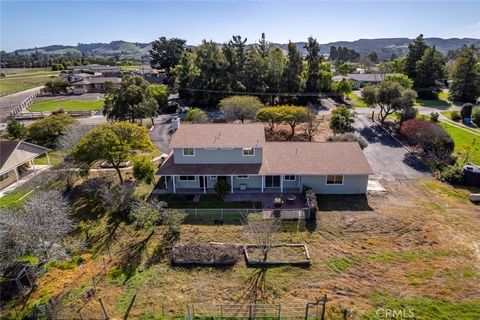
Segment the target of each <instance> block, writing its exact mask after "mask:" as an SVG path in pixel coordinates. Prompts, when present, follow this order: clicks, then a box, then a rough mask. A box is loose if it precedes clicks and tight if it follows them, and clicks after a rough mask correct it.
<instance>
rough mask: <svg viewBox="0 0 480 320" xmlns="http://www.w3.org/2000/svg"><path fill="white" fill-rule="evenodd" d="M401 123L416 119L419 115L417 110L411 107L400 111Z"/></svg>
mask: <svg viewBox="0 0 480 320" xmlns="http://www.w3.org/2000/svg"><path fill="white" fill-rule="evenodd" d="M399 114H400V122H404V121H407V120H410V119H415V118H416V117H417V114H418V110H417V108H415V107H413V106H411V107H406V108H404V109H402V110H401V111H400V113H399Z"/></svg>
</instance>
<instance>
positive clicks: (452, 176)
mask: <svg viewBox="0 0 480 320" xmlns="http://www.w3.org/2000/svg"><path fill="white" fill-rule="evenodd" d="M463 176H464V174H463V169H462V168H461V167H459V166H448V167H446V168H445V169H443V170H442V172H441V173H440V180H442V181H445V182H448V183H453V184H462V183H463Z"/></svg>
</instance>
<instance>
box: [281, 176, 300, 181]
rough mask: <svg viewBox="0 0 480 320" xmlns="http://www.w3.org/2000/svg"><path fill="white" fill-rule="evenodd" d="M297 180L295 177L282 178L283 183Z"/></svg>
mask: <svg viewBox="0 0 480 320" xmlns="http://www.w3.org/2000/svg"><path fill="white" fill-rule="evenodd" d="M296 179H297V177H296V176H292V175H289V176H283V180H284V181H295V180H296Z"/></svg>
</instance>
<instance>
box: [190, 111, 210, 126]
mask: <svg viewBox="0 0 480 320" xmlns="http://www.w3.org/2000/svg"><path fill="white" fill-rule="evenodd" d="M185 121H186V122H192V123H202V122H207V121H208V116H207V114H206V113H205V111H203V110H202V109H199V108H193V109H190V110H188V112H187V114H186V116H185Z"/></svg>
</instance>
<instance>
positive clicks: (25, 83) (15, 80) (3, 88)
mask: <svg viewBox="0 0 480 320" xmlns="http://www.w3.org/2000/svg"><path fill="white" fill-rule="evenodd" d="M54 74H58V72H55V73H54ZM51 76H52V73H51V72H50V71H36V72H28V73H21V74H13V75H7V76H6V77H5V78H1V79H0V97H3V96H6V95H9V94H12V93H15V92H19V91H23V90H27V89H31V88H35V87H38V86H41V85H43V84H44V83H45V82H46V81H47V80H48V79H49V78H50V77H51Z"/></svg>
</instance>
